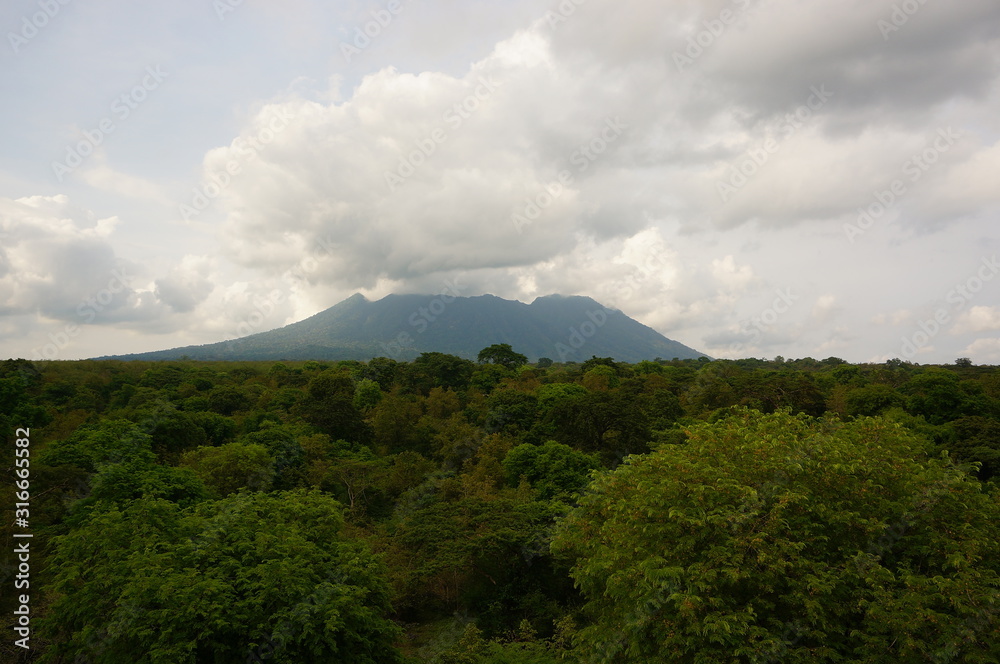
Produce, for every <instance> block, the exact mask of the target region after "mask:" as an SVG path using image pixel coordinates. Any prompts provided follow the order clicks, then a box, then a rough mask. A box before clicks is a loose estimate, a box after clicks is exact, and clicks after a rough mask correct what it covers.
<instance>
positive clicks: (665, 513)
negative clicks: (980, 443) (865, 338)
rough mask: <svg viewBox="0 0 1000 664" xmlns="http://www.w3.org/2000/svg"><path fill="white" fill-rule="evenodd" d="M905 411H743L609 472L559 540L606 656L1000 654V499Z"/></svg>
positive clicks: (732, 658) (590, 647)
mask: <svg viewBox="0 0 1000 664" xmlns="http://www.w3.org/2000/svg"><path fill="white" fill-rule="evenodd" d="M927 447H928V443H927V442H926V441H924V440H923V439H920V438H918V437H916V436H914V435H913V434H912V433H910V432H908V431H907V430H905V429H903V428H902V427H900V426H899V425H896V424H893V423H890V422H887V421H885V420H873V419H863V420H857V421H854V422H851V423H847V424H844V423H841V422H839V421H836V420H829V421H824V420H812V419H810V418H809V417H807V416H804V415H801V416H792V415H789V414H788V413H786V412H778V413H774V414H770V415H763V414H761V413H759V412H756V411H749V410H741V411H737V413H736V414H735V415H733V416H732V417H729V418H727V419H723V420H720V421H718V422H715V423H712V424H703V425H699V426H697V427H692V429H691V431H690V439H689V441H688V442H687V443H686V444H685V445H678V446H664V447H662V448H660V449H658V450H656V451H655V452H653V453H651V454H649V455H646V456H643V457H635V458H633V459H632V460H630V461H629V462H627V463H626V464H624V465H622V466H620V467H619V468H618V469H617V470H615V471H614V472H610V473H607V474H605V475H602V476H601V477H599V478H598V479H597V480H595V482H594V483H593V484H592V485H591V490H590V492H588V494H587V495H585V496H584V498H583V499H582V500H581V505H580V506H579V508H577V509H576V510H575V511H574V512H573V513H571V514H570V516H569V517H568V518H567V519H566V520H565V521H564V522H563V523H562V524H561V526H560V529H559V531H558V533H557V536H556V541H555V544H554V546H555V549H556V551H559V552H564V553H568V554H571V555H572V556H573V557H574V558H575V561H576V562H575V566H574V567H573V570H572V575H573V577H574V578H575V579H576V582H577V584H578V586H579V587H580V588H581V590H582V591H583V593H584V595H585V596H586V598H587V600H588V604H587V606H586V610H587V613H588V614H589V616H590V618H591V620H592V623H591V624H590V625H589V626H587V627H585V628H584V629H583V630H581V632H580V636H579V644H578V645H579V647H580V648H581V649H582V651H583V652H587V653H593V654H594V661H597V662H624V661H641V662H649V663H651V664H655V663H659V662H663V663H667V662H670V663H671V664H674V663H681V662H765V661H766V662H779V661H780V662H809V663H815V662H821V663H822V662H844V661H851V662H870V663H873V664H874V663H879V664H881V663H885V664H888V663H890V662H922V661H949V660H950V661H962V662H992V661H997V657H1000V642H998V641H997V639H996V638H995V635H996V633H997V629H998V628H1000V622H998V614H997V609H996V607H997V606H1000V575H998V571H1000V544H998V542H1000V502H998V500H997V496H996V495H995V494H993V495H991V494H987V493H984V492H983V488H982V487H983V485H982V484H980V483H979V482H977V481H976V480H975V479H973V478H971V477H970V476H969V475H968V474H966V473H965V472H963V471H962V470H960V469H957V468H955V467H954V466H953V465H951V464H950V462H949V461H948V460H947V459H935V458H929V457H928V456H927V455H926V453H925V450H926V449H927Z"/></svg>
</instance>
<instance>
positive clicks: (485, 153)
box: [205, 0, 1000, 289]
mask: <svg viewBox="0 0 1000 664" xmlns="http://www.w3.org/2000/svg"><path fill="white" fill-rule="evenodd" d="M627 4H628V6H629V11H623V10H622V7H620V6H618V5H616V6H614V7H612V6H611V5H610V4H606V3H589V4H588V5H586V6H580V7H578V8H577V9H576V11H575V12H574V13H573V14H572V15H570V16H567V17H566V18H565V20H556V21H553V20H552V19H551V18H549V19H548V20H545V19H540V20H539V21H536V22H535V23H534V24H533V25H532V26H531V27H530V28H527V29H524V30H521V31H519V32H517V33H516V34H515V35H513V36H512V37H510V38H508V39H506V40H504V41H501V42H500V43H499V44H497V46H496V47H495V48H494V50H493V52H492V53H491V54H490V55H489V56H487V57H485V58H483V59H481V60H479V61H477V62H475V63H473V64H472V66H471V67H470V68H469V70H468V71H467V72H466V73H465V74H464V75H449V74H444V73H440V72H432V71H428V72H422V73H419V74H412V73H402V72H399V71H397V70H395V69H393V68H386V69H382V70H380V71H378V72H375V73H372V74H370V75H368V76H366V77H365V78H364V79H363V80H362V82H361V83H360V85H358V87H357V88H355V89H354V90H353V91H351V93H350V94H349V95H348V96H346V97H345V98H343V99H339V98H338V100H336V101H333V102H330V103H319V102H315V101H309V100H306V99H304V98H297V97H293V98H286V99H283V100H280V101H277V102H276V103H274V104H271V105H268V106H266V107H264V108H263V109H262V110H261V111H260V114H259V115H258V117H257V118H256V120H255V123H254V125H253V126H251V127H248V129H247V131H246V132H245V135H244V136H242V137H240V138H238V139H236V140H235V141H234V142H233V143H232V144H231V145H229V146H226V147H223V148H218V149H216V150H213V151H212V152H211V153H209V154H208V155H207V157H206V159H205V170H206V172H209V173H211V172H220V171H222V170H224V168H225V164H226V163H228V162H231V161H234V160H235V161H239V160H240V152H241V145H242V144H243V143H245V141H246V139H247V138H250V137H252V136H253V135H254V134H255V133H256V132H258V131H259V128H260V127H261V126H264V124H266V123H267V122H268V121H269V118H271V117H274V116H275V115H276V114H278V115H281V116H282V117H286V118H288V120H287V127H283V129H282V130H281V131H280V132H276V133H275V137H274V139H273V144H271V145H269V146H267V147H265V148H264V149H262V150H261V151H260V152H259V153H255V154H254V159H253V161H252V162H249V163H247V164H245V168H244V172H243V174H242V175H241V176H240V177H239V178H238V179H236V180H235V182H234V184H233V185H231V186H230V187H229V188H228V190H227V191H226V192H225V194H224V196H223V199H224V204H225V207H226V212H227V214H228V220H227V227H226V233H227V237H228V239H229V242H228V246H229V247H230V249H231V256H232V258H233V259H235V260H236V261H238V262H240V263H241V264H244V265H255V266H259V267H262V268H264V269H268V270H271V271H273V272H274V273H280V272H282V271H283V270H285V269H287V268H288V266H289V265H290V264H292V263H294V262H295V261H296V260H298V258H299V256H300V255H301V252H302V251H303V247H305V246H308V245H310V244H311V243H314V242H315V241H317V240H323V239H325V240H326V241H328V242H329V243H331V244H332V245H333V246H335V247H336V249H335V254H336V255H335V257H334V259H333V260H331V261H329V262H328V263H327V264H326V265H325V266H324V268H323V270H322V271H321V272H319V273H317V274H316V275H315V279H316V280H317V282H325V283H327V284H338V285H341V286H342V287H347V286H348V285H350V286H351V287H356V288H366V289H374V288H376V284H378V283H379V282H380V280H382V281H384V280H389V281H409V280H420V279H422V278H424V277H426V276H427V275H429V274H433V273H437V272H440V271H442V270H466V271H467V270H481V269H484V270H492V269H498V268H522V267H524V266H531V265H537V264H542V263H544V262H545V261H550V260H553V259H556V258H557V257H559V256H562V255H566V254H568V253H571V252H573V251H576V247H577V246H582V245H580V243H581V242H583V243H586V242H588V241H594V242H597V243H601V242H605V241H607V240H610V239H613V238H627V237H630V236H633V235H634V234H636V233H638V232H640V231H642V230H643V229H644V228H645V227H646V226H647V223H646V219H648V218H649V217H650V216H652V217H656V218H660V219H673V220H676V221H678V222H679V223H681V224H682V226H684V227H686V228H688V229H697V228H732V227H735V226H740V225H744V224H750V223H753V224H757V225H760V226H763V227H768V226H771V227H780V226H788V225H796V224H802V223H805V222H832V223H836V224H838V225H839V224H842V223H845V222H851V221H853V220H854V218H855V217H856V216H857V212H856V211H857V209H858V208H859V207H865V206H868V205H869V204H871V203H872V202H873V201H874V200H875V199H874V198H873V196H875V195H877V194H878V193H879V191H880V190H881V189H882V188H883V185H884V187H886V188H887V187H889V186H890V184H891V183H892V181H893V180H895V179H903V181H904V182H905V188H906V192H905V196H898V197H896V198H898V199H899V200H898V202H895V203H894V204H893V205H892V206H891V207H892V208H893V209H892V211H891V213H890V215H889V217H891V218H893V219H895V218H898V217H899V216H900V215H903V214H905V215H906V216H907V223H909V224H911V225H917V226H919V225H921V224H924V225H927V224H930V225H933V224H940V223H947V222H949V221H951V220H954V219H955V218H956V217H958V216H962V215H964V214H968V213H972V212H975V211H981V210H982V209H983V207H984V206H986V205H991V204H995V203H996V202H997V201H998V194H997V193H996V192H995V191H993V190H992V189H990V188H989V187H988V186H987V185H986V184H985V182H986V180H988V177H987V176H986V175H985V173H988V172H991V171H992V169H991V168H988V167H990V165H991V164H992V163H993V162H994V161H995V160H996V150H997V145H998V144H997V142H996V141H995V140H991V139H990V138H988V137H987V136H979V135H973V134H971V133H969V132H967V131H965V130H964V129H963V130H962V131H958V128H956V129H955V131H957V132H958V134H957V135H960V136H961V141H962V142H961V144H954V143H955V141H953V142H952V143H953V144H949V145H948V146H947V150H938V151H937V153H936V154H935V155H934V160H935V161H934V165H933V171H931V170H930V169H923V168H916V167H915V168H913V169H911V170H906V162H907V160H908V159H910V158H911V157H913V156H914V155H920V154H922V153H923V151H924V150H926V149H927V148H928V145H930V146H933V145H934V141H935V140H936V139H937V137H938V136H937V134H936V133H935V131H933V130H930V131H929V130H928V126H930V127H932V128H933V129H937V128H938V127H937V124H939V125H940V128H941V129H942V130H946V129H947V127H949V126H951V125H952V124H958V123H959V122H960V121H961V120H962V119H963V117H964V116H963V115H962V113H963V112H964V111H966V110H968V109H969V108H973V106H970V105H969V104H970V103H971V102H972V101H975V100H981V99H982V98H984V97H991V98H996V93H997V90H996V85H995V81H996V74H997V68H998V66H1000V65H998V63H1000V60H998V59H997V58H996V57H995V56H996V53H997V52H998V50H1000V49H998V46H1000V41H998V33H1000V12H997V11H996V10H995V6H994V5H993V4H992V3H988V2H970V3H968V4H967V5H963V7H962V8H961V9H960V10H954V11H953V10H952V9H949V8H943V7H933V6H925V7H923V8H922V9H921V11H920V12H919V13H918V14H917V15H916V16H914V17H913V18H912V19H910V21H911V23H910V24H908V25H906V26H904V27H903V28H901V29H900V30H899V31H898V34H897V33H893V34H891V35H890V38H889V39H884V38H883V35H882V33H881V32H880V30H879V28H878V21H879V20H880V19H882V18H883V17H886V16H889V14H890V13H891V11H892V3H889V2H879V3H872V4H871V5H866V6H864V7H861V6H857V5H847V4H845V3H836V2H833V1H832V0H830V1H828V2H823V3H820V5H821V6H819V7H817V6H815V5H809V6H808V7H807V6H806V5H790V4H789V3H777V2H776V3H767V4H762V5H759V6H757V5H756V4H753V3H731V2H730V3H727V2H708V3H698V4H697V5H696V4H694V3H673V4H668V5H667V6H660V5H650V4H649V3H643V2H630V3H627ZM744 6H746V11H743V10H742V8H743V7H744ZM724 9H726V10H732V11H735V12H736V14H737V15H739V19H740V20H739V22H738V23H737V24H734V25H732V26H729V27H728V28H727V29H726V30H725V31H724V32H723V33H722V34H721V35H719V36H717V37H713V39H712V43H711V44H709V45H708V46H705V47H704V48H703V49H702V50H703V52H702V54H701V55H700V56H699V57H697V58H695V59H694V60H693V62H692V64H691V65H690V66H689V67H685V68H679V67H677V66H676V63H675V61H674V58H673V57H672V54H673V53H674V52H684V50H685V48H686V47H687V45H688V44H689V42H688V38H689V37H692V36H694V37H697V36H698V35H699V33H700V32H701V31H704V30H705V29H706V28H705V27H704V26H705V22H706V21H709V22H711V21H714V20H716V18H718V17H719V16H720V15H721V12H722V11H723V10H724ZM633 10H634V11H633ZM931 60H933V62H934V67H933V68H929V67H928V66H927V63H928V62H929V61H931ZM679 69H680V70H679ZM929 71H933V77H931V78H929V77H928V74H927V72H929ZM968 112H969V113H974V111H968ZM796 114H798V115H796ZM907 119H912V120H913V121H912V122H908V121H907ZM609 122H611V123H615V126H616V127H618V129H617V130H615V131H609V130H608V126H609V124H608V123H609ZM765 145H768V146H771V147H769V148H768V149H767V150H765V151H764V152H761V151H762V150H763V146H765ZM772 148H773V149H772ZM761 154H763V155H764V157H766V161H765V163H757V164H754V162H753V159H754V158H755V157H757V158H758V161H760V158H759V155H761ZM746 163H749V164H750V167H752V171H753V172H752V173H750V175H749V176H747V175H746V174H745V173H744V174H743V177H742V179H743V181H745V184H742V185H740V186H739V187H737V190H736V192H735V193H734V194H732V196H730V197H725V196H723V195H722V194H720V183H727V182H731V180H732V178H733V176H734V174H735V175H736V176H737V177H736V179H737V180H739V179H740V175H739V171H741V170H747V171H749V170H751V168H749V167H748V168H746V169H744V164H746ZM970 169H975V172H976V175H975V177H970V175H972V174H971V173H970V172H969V171H970ZM560 173H563V174H568V175H569V176H570V178H569V179H568V181H566V182H564V183H560V182H559V176H560ZM957 180H961V181H963V182H966V183H967V184H966V185H965V186H964V188H962V189H959V190H957V191H953V190H952V188H951V187H950V186H949V184H951V183H953V182H955V181H957ZM970 197H971V200H970ZM724 198H725V200H723V199H724ZM889 217H887V218H889ZM512 219H513V221H512ZM518 219H520V220H521V223H519V222H518V221H517V220H518ZM526 283H527V282H526ZM734 285H736V284H735V283H734Z"/></svg>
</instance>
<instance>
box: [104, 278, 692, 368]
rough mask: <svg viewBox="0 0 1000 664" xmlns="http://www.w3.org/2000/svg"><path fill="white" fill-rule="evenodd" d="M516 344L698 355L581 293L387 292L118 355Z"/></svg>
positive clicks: (541, 351)
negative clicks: (278, 322) (262, 327)
mask: <svg viewBox="0 0 1000 664" xmlns="http://www.w3.org/2000/svg"><path fill="white" fill-rule="evenodd" d="M495 343H509V344H510V345H511V346H512V347H513V348H514V350H516V351H518V352H520V353H523V354H525V355H526V356H528V358H529V360H531V361H536V360H538V359H539V358H540V357H549V358H551V359H553V360H555V361H559V362H571V361H576V362H581V361H583V360H586V359H587V358H589V357H591V356H592V355H597V356H599V357H613V358H615V359H616V360H619V361H624V362H638V361H640V360H643V359H648V360H652V359H655V358H657V357H661V358H663V359H672V358H674V357H678V358H680V359H688V358H698V357H701V356H704V353H700V352H698V351H696V350H694V349H693V348H690V347H688V346H685V345H684V344H682V343H680V342H677V341H674V340H672V339H668V338H667V337H665V336H663V335H662V334H660V333H659V332H657V331H656V330H654V329H653V328H651V327H649V326H647V325H643V324H642V323H640V322H638V321H636V320H634V319H632V318H630V317H628V316H627V315H626V314H625V313H623V312H622V311H619V310H617V309H613V308H610V307H605V306H604V305H602V304H600V303H599V302H597V301H596V300H594V299H593V298H590V297H587V296H583V295H559V294H551V295H541V296H538V297H536V298H535V299H533V300H532V301H531V302H530V303H528V304H525V303H524V302H521V301H519V300H506V299H504V298H501V297H498V296H496V295H492V294H484V295H477V296H469V297H461V296H457V295H448V294H440V295H414V294H397V293H392V294H389V295H386V296H385V297H383V298H381V299H379V300H374V301H373V300H369V299H368V298H366V297H365V296H364V295H362V294H361V293H355V294H354V295H351V296H350V297H348V298H345V299H344V300H341V301H340V302H338V303H337V304H335V305H333V306H332V307H330V308H328V309H324V310H323V311H320V312H318V313H316V314H314V315H312V316H310V317H308V318H305V319H303V320H301V321H298V322H295V323H290V324H288V325H285V326H284V327H280V328H276V329H273V330H268V331H266V332H258V333H255V334H250V335H247V336H243V337H239V338H236V339H232V340H228V341H221V342H217V343H212V344H203V345H195V346H183V347H178V348H170V349H166V350H158V351H150V352H144V353H133V354H129V355H112V356H105V357H103V358H99V359H125V360H176V359H182V358H185V357H186V358H188V359H193V360H306V359H312V360H368V359H371V358H372V357H379V356H384V357H390V358H392V359H396V360H400V361H406V360H411V359H413V358H415V357H417V356H418V355H419V354H420V353H422V352H431V351H438V352H444V353H450V354H452V355H458V356H459V357H465V358H467V359H475V358H476V355H477V354H478V352H479V351H480V350H482V349H483V348H486V347H487V346H490V345H492V344H495Z"/></svg>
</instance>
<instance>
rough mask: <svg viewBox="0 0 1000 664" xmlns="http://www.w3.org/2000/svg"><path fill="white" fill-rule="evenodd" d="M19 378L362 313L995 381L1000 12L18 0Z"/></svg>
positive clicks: (10, 255)
mask: <svg viewBox="0 0 1000 664" xmlns="http://www.w3.org/2000/svg"><path fill="white" fill-rule="evenodd" d="M0 30H2V33H3V36H4V39H3V43H2V44H0V90H2V94H3V103H2V104H0V138H2V143H0V145H2V150H0V357H8V356H10V357H27V358H30V359H42V358H52V359H77V358H85V357H93V356H97V355H104V354H111V353H124V352H139V351H147V350H156V349H161V348H170V347H175V346H182V345H188V344H195V343H211V342H216V341H222V340H225V339H232V338H234V337H237V336H241V335H243V334H246V333H248V332H250V331H263V330H266V329H271V328H274V327H280V326H282V325H285V324H288V323H291V322H294V321H297V320H301V319H302V318H305V317H307V316H309V315H312V314H314V313H316V312H318V311H320V310H322V309H325V308H327V307H330V306H332V305H333V304H336V303H337V302H339V301H340V300H342V299H344V298H345V297H348V296H350V295H351V294H353V293H355V292H360V293H362V294H364V295H365V296H366V297H368V298H369V299H377V298H380V297H382V296H384V295H386V294H388V293H403V292H407V293H438V292H442V291H444V290H446V289H450V290H451V291H452V292H455V291H458V292H459V294H461V295H480V294H484V293H493V294H496V295H499V296H501V297H506V298H511V299H518V300H521V301H523V302H530V301H531V300H532V299H534V298H535V297H537V296H539V295H545V294H550V293H561V294H565V295H577V294H578V295H588V296H590V297H593V298H594V299H596V300H598V301H599V302H602V303H603V304H605V305H607V306H609V307H614V308H618V309H621V310H622V311H624V312H625V313H626V314H628V315H629V316H632V317H633V318H635V319H637V320H639V321H641V322H643V323H645V324H647V325H650V326H651V327H653V328H655V329H656V330H658V331H660V332H661V333H663V334H664V335H666V336H667V337H670V338H672V339H676V340H678V341H680V342H682V343H684V344H686V345H688V346H691V347H694V348H696V349H698V350H700V351H702V352H705V353H708V354H710V355H713V356H716V357H731V358H735V357H764V358H773V357H775V356H777V355H781V356H784V357H788V358H798V357H805V356H812V357H815V358H817V359H822V358H825V357H829V356H837V357H842V358H844V359H846V360H849V361H852V362H864V361H875V362H882V361H885V360H887V359H890V358H895V357H899V358H902V359H909V360H911V361H915V362H919V363H922V364H927V363H945V362H952V361H953V360H954V359H955V358H957V357H970V358H972V360H973V361H974V362H976V363H979V364H985V363H991V364H993V363H998V362H1000V274H998V272H1000V263H997V257H1000V236H998V219H1000V216H998V213H1000V142H998V141H1000V85H998V80H1000V79H998V73H1000V4H998V3H997V2H996V0H962V1H961V2H944V1H943V0H926V2H924V1H918V0H906V1H904V2H898V1H897V2H894V1H892V0H813V1H810V2H800V1H793V0H771V1H768V0H759V1H754V0H736V1H733V0H698V1H694V0H690V1H679V0H676V1H670V0H562V2H561V3H560V2H558V1H552V2H543V1H540V0H530V1H529V0H461V1H460V0H398V1H394V2H388V1H386V2H379V1H376V2H368V1H366V0H344V1H342V2H323V1H321V0H285V1H284V2H281V3H277V2H265V1H264V0H214V1H213V0H175V1H173V2H170V3H166V2H152V1H149V0H147V1H145V2H126V1H125V0H88V1H87V2H84V1H82V0H76V1H72V0H7V1H6V2H4V3H3V5H2V6H0Z"/></svg>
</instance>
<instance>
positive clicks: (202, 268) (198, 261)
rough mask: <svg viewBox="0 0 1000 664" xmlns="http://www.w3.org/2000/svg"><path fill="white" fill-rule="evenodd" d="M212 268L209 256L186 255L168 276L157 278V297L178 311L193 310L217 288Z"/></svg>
mask: <svg viewBox="0 0 1000 664" xmlns="http://www.w3.org/2000/svg"><path fill="white" fill-rule="evenodd" d="M210 269H211V259H209V258H208V257H207V256H185V257H184V259H183V260H182V261H181V264H180V265H178V266H177V267H176V268H174V269H173V270H171V272H170V273H169V274H168V275H167V276H165V277H163V278H161V279H157V280H156V296H157V298H159V300H160V301H161V302H163V303H164V304H166V305H167V306H169V307H170V308H171V309H173V310H174V311H176V312H178V313H187V312H190V311H193V310H194V308H195V307H196V306H197V305H199V304H201V303H202V302H204V301H205V299H206V298H207V297H208V296H209V294H211V292H212V291H213V290H214V288H215V285H214V284H213V283H212V282H211V280H210V279H209V271H210Z"/></svg>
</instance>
